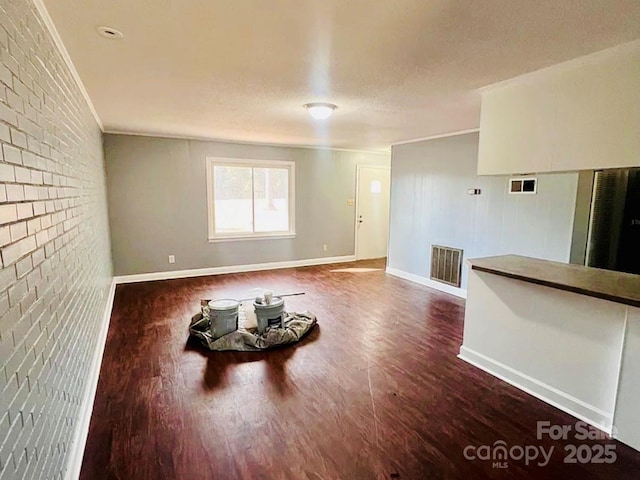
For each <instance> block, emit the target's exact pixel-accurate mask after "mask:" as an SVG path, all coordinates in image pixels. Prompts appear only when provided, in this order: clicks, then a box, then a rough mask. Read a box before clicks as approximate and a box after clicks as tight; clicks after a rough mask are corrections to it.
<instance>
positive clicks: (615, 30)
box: [44, 0, 640, 149]
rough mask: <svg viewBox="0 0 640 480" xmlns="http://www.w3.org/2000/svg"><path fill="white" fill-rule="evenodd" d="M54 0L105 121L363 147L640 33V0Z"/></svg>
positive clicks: (472, 106)
mask: <svg viewBox="0 0 640 480" xmlns="http://www.w3.org/2000/svg"><path fill="white" fill-rule="evenodd" d="M44 3H45V5H46V7H47V9H48V10H49V13H50V15H51V17H52V19H53V22H54V24H55V26H56V28H57V29H58V32H59V33H60V36H61V37H62V40H63V42H64V44H65V46H66V48H67V50H68V51H69V54H70V56H71V59H72V60H73V62H74V64H75V66H76V68H77V70H78V72H79V74H80V77H81V79H82V81H83V83H84V85H85V87H86V89H87V91H88V92H89V96H90V97H91V99H92V101H93V103H94V106H95V108H96V110H97V112H98V115H99V116H100V118H101V120H102V122H103V123H104V127H105V130H106V131H119V132H129V133H146V134H155V135H168V136H189V137H202V138H212V139H225V140H233V141H244V142H266V143H277V144H295V145H326V146H333V147H342V148H359V149H384V148H388V147H389V146H390V145H391V144H393V143H396V142H400V141H404V140H409V139H414V138H420V137H426V136H431V135H437V134H441V133H446V132H452V131H457V130H465V129H471V128H476V127H477V126H478V121H479V110H480V108H479V107H480V98H479V94H478V93H477V91H476V89H477V88H479V87H482V86H485V85H488V84H491V83H495V82H498V81H501V80H504V79H507V78H511V77H514V76H517V75H520V74H522V73H525V72H529V71H532V70H536V69H538V68H541V67H545V66H548V65H552V64H554V63H558V62H561V61H564V60H568V59H570V58H574V57H578V56H581V55H584V54H588V53H591V52H594V51H597V50H601V49H604V48H607V47H611V46H614V45H617V44H620V43H625V42H628V41H631V40H634V39H637V38H640V1H638V0H457V1H456V0H430V1H429V0H349V1H346V0H322V1H321V0H313V1H312V0H272V1H265V0H233V1H230V0H109V1H105V0H45V2H44ZM100 25H108V26H111V27H114V28H117V29H119V30H121V31H122V32H123V33H124V34H125V38H124V39H122V40H108V39H104V38H102V37H100V36H98V35H97V34H96V32H95V28H96V27H97V26H100ZM313 101H330V102H332V103H336V104H337V105H338V106H339V109H338V110H337V111H336V113H335V114H334V116H333V117H332V118H331V119H330V120H329V121H328V122H323V123H319V122H317V121H313V120H312V119H311V118H310V117H309V116H308V114H307V113H306V112H305V111H304V109H303V108H302V105H303V104H304V103H307V102H313Z"/></svg>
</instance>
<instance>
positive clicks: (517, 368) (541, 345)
mask: <svg viewBox="0 0 640 480" xmlns="http://www.w3.org/2000/svg"><path fill="white" fill-rule="evenodd" d="M469 264H470V272H469V283H468V289H467V304H466V312H465V324H464V338H463V344H462V347H461V348H460V355H459V357H460V358H461V359H463V360H465V361H467V362H469V363H471V364H473V365H475V366H477V367H479V368H481V369H483V370H485V371H487V372H488V373H491V374H492V375H495V376H497V377H499V378H501V379H502V380H504V381H506V382H508V383H510V384H512V385H514V386H516V387H518V388H520V389H522V390H524V391H526V392H528V393H530V394H532V395H534V396H536V397H538V398H540V399H541V400H543V401H545V402H547V403H549V404H551V405H554V406H556V407H557V408H560V409H561V410H564V411H565V412H567V413H570V414H572V415H574V416H575V417H577V418H579V419H581V420H585V421H587V422H589V423H591V424H593V425H595V426H597V427H599V428H601V429H602V430H604V431H606V432H609V433H610V432H612V431H613V432H614V434H615V437H616V438H618V439H619V440H620V441H622V442H624V443H627V444H628V445H630V446H632V447H634V448H635V449H637V450H640V415H638V405H639V404H640V276H638V275H632V274H627V273H620V272H613V271H609V270H601V269H596V268H589V267H583V266H578V265H568V264H563V263H558V262H551V261H546V260H539V259H534V258H528V257H522V256H517V255H502V256H497V257H487V258H477V259H472V260H469Z"/></svg>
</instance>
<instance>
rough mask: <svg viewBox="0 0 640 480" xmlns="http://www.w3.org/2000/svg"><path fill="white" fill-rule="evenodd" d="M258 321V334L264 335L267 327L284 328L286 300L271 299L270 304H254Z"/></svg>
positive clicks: (279, 298) (256, 302)
mask: <svg viewBox="0 0 640 480" xmlns="http://www.w3.org/2000/svg"><path fill="white" fill-rule="evenodd" d="M253 307H254V308H255V310H256V317H257V319H258V334H259V335H262V334H263V333H264V332H265V330H266V329H267V327H273V326H278V327H280V328H284V299H283V298H281V297H273V298H271V302H270V303H268V304H267V303H265V302H258V301H255V302H253Z"/></svg>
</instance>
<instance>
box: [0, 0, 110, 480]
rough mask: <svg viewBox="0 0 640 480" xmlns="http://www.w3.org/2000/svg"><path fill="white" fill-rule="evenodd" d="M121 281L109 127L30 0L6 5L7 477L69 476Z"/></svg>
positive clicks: (2, 182) (0, 335)
mask: <svg viewBox="0 0 640 480" xmlns="http://www.w3.org/2000/svg"><path fill="white" fill-rule="evenodd" d="M110 282H111V257H110V246H109V232H108V224H107V215H106V194H105V179H104V167H103V154H102V137H101V133H100V130H99V128H98V126H97V124H96V122H95V120H94V118H93V117H92V115H91V112H90V110H89V107H88V106H87V104H86V102H85V100H84V97H83V96H82V93H81V91H80V90H79V88H78V86H77V85H76V84H75V83H74V80H73V77H72V75H71V73H70V71H69V69H68V68H67V66H66V64H65V62H64V60H63V59H62V56H61V55H60V53H59V51H58V50H57V48H56V46H55V44H54V42H53V41H52V39H51V36H50V34H49V32H48V31H47V29H46V27H45V26H44V23H43V21H42V19H41V18H40V16H39V14H38V13H37V10H36V8H35V6H34V5H33V4H32V2H31V0H2V1H1V2H0V365H1V368H0V480H7V479H23V478H24V479H41V478H55V479H60V478H62V477H63V475H64V473H65V472H64V470H65V466H66V461H67V456H68V454H69V452H70V448H71V445H70V442H71V439H72V437H73V432H74V428H75V426H76V423H77V420H78V414H79V409H80V405H81V402H82V395H83V393H84V389H85V386H86V383H87V382H88V372H89V367H90V363H91V360H92V356H93V352H94V351H95V348H96V340H97V335H98V331H99V329H100V322H101V319H102V314H103V312H104V307H105V302H106V299H107V295H106V294H107V291H108V288H109V284H110Z"/></svg>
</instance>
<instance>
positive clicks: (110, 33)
mask: <svg viewBox="0 0 640 480" xmlns="http://www.w3.org/2000/svg"><path fill="white" fill-rule="evenodd" d="M96 32H98V35H100V36H101V37H104V38H109V39H111V40H116V39H120V38H122V37H124V33H122V32H121V31H120V30H116V29H115V28H111V27H97V28H96Z"/></svg>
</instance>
